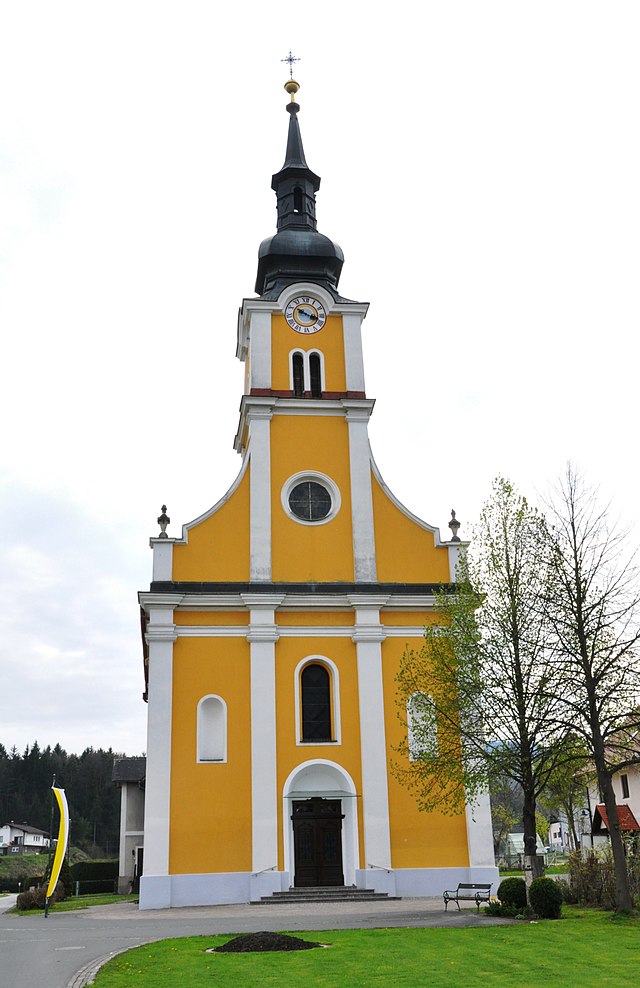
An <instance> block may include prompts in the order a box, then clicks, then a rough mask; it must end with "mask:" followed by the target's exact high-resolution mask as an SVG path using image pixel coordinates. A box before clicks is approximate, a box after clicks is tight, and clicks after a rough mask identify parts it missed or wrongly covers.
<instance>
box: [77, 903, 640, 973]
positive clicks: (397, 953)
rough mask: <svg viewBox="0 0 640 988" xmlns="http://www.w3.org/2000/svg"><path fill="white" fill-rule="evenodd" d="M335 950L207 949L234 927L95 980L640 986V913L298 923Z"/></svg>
mask: <svg viewBox="0 0 640 988" xmlns="http://www.w3.org/2000/svg"><path fill="white" fill-rule="evenodd" d="M293 935H294V936H301V937H304V938H306V939H313V940H320V942H322V943H325V944H328V945H329V946H330V949H329V950H305V951H296V952H291V953H274V954H268V953H264V954H207V953H205V950H206V949H207V948H209V947H214V946H217V945H219V944H221V943H224V942H225V941H226V940H228V939H230V937H229V936H211V937H188V938H184V939H179V940H162V941H160V942H158V943H153V944H148V945H147V946H144V947H138V948H136V949H134V950H130V951H127V953H125V954H121V955H120V956H118V957H115V958H114V959H113V960H112V961H110V962H109V963H108V964H107V965H106V966H105V967H104V968H102V970H101V971H100V972H99V974H98V976H97V977H96V979H95V982H94V984H95V986H96V988H175V986H176V984H179V985H180V988H201V986H202V985H205V984H209V983H213V984H215V985H216V988H231V986H233V988H248V986H252V988H254V986H255V985H260V988H263V986H264V988H285V986H286V988H291V985H301V984H309V985H313V986H314V988H363V986H364V988H369V986H383V985H384V986H385V988H388V986H389V985H393V986H394V988H416V986H418V985H423V984H428V985H429V986H430V988H445V986H446V988H451V986H452V985H462V984H491V988H513V986H514V985H518V986H519V988H543V986H544V988H548V986H549V985H553V984H561V985H562V986H563V988H584V986H585V985H589V984H597V985H598V988H614V986H615V988H621V986H625V988H626V986H629V988H631V986H634V988H635V986H637V984H638V974H637V972H638V970H640V919H639V918H637V917H630V918H625V919H620V918H617V919H616V920H615V921H613V920H612V918H611V916H610V915H609V914H607V913H602V912H596V911H592V910H579V909H575V908H567V909H566V918H565V919H562V920H559V921H556V922H550V921H549V922H540V923H521V924H517V925H513V926H493V927H472V928H462V929H420V928H418V929H383V930H332V931H330V932H322V933H318V932H317V931H316V932H310V933H300V932H294V933H293Z"/></svg>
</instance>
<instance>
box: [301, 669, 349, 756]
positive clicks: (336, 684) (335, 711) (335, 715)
mask: <svg viewBox="0 0 640 988" xmlns="http://www.w3.org/2000/svg"><path fill="white" fill-rule="evenodd" d="M312 665H320V666H325V667H326V669H327V670H328V672H329V679H330V682H331V723H332V725H333V733H334V735H335V737H334V739H333V740H332V741H303V740H302V671H303V669H304V668H305V667H306V666H312ZM293 695H294V697H295V731H296V745H298V747H303V748H308V747H309V745H319V746H320V747H328V748H335V747H336V745H339V744H342V725H341V720H340V673H339V672H338V667H337V665H336V664H335V662H332V661H331V659H328V658H327V657H326V655H307V656H306V658H304V659H301V660H300V662H298V665H297V666H296V668H295V672H294V674H293Z"/></svg>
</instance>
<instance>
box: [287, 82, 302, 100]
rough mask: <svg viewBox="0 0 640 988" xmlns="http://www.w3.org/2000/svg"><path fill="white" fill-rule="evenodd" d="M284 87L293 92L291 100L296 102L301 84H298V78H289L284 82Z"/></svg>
mask: <svg viewBox="0 0 640 988" xmlns="http://www.w3.org/2000/svg"><path fill="white" fill-rule="evenodd" d="M284 88H285V90H286V92H288V93H290V94H291V102H292V103H295V101H296V93H297V92H298V90H299V89H300V86H299V85H298V83H297V82H296V80H295V79H287V81H286V82H285V84H284Z"/></svg>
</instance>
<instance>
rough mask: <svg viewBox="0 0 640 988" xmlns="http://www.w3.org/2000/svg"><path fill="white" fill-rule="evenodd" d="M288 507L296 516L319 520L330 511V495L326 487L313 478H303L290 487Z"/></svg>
mask: <svg viewBox="0 0 640 988" xmlns="http://www.w3.org/2000/svg"><path fill="white" fill-rule="evenodd" d="M289 507H290V509H291V511H292V513H293V514H294V515H295V516H296V517H297V518H302V519H303V520H304V521H321V519H322V518H326V517H327V515H328V514H329V512H330V511H331V495H330V493H329V491H328V490H327V488H326V487H323V486H322V484H318V483H316V481H315V480H304V481H303V482H302V483H301V484H296V486H295V487H294V488H292V490H291V493H290V494H289Z"/></svg>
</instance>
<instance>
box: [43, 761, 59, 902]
mask: <svg viewBox="0 0 640 988" xmlns="http://www.w3.org/2000/svg"><path fill="white" fill-rule="evenodd" d="M55 784H56V775H55V772H54V773H53V779H52V781H51V797H50V798H51V813H50V815H49V853H48V855H47V870H46V872H45V877H44V880H45V886H44V887H45V889H46V887H47V882H48V881H49V875H50V874H51V842H52V840H53V836H52V835H53V809H54V804H55V799H54V796H53V789H54V786H55ZM48 915H49V896H46V898H45V900H44V918H45V919H46V918H47V916H48Z"/></svg>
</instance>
